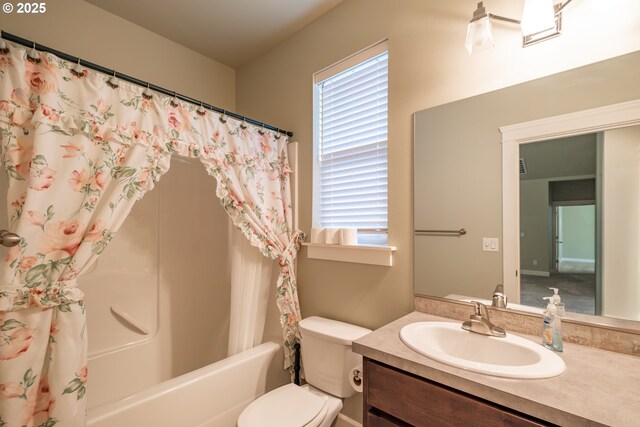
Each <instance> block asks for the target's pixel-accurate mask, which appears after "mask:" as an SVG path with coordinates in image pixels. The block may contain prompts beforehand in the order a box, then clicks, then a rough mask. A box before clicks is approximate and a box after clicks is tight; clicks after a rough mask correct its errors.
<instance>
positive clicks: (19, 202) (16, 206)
mask: <svg viewBox="0 0 640 427" xmlns="http://www.w3.org/2000/svg"><path fill="white" fill-rule="evenodd" d="M26 199H27V193H26V192H24V193H22V194H21V195H20V198H19V199H16V200H14V201H13V202H11V207H13V208H14V209H19V208H21V207H22V205H24V201H25V200H26Z"/></svg>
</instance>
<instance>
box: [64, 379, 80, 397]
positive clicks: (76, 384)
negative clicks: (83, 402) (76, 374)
mask: <svg viewBox="0 0 640 427" xmlns="http://www.w3.org/2000/svg"><path fill="white" fill-rule="evenodd" d="M83 385H84V384H82V380H81V379H80V378H74V379H72V380H71V381H69V384H67V387H66V388H65V389H64V391H63V392H62V394H71V393H75V392H76V391H78V390H80V388H81V387H82V386H83Z"/></svg>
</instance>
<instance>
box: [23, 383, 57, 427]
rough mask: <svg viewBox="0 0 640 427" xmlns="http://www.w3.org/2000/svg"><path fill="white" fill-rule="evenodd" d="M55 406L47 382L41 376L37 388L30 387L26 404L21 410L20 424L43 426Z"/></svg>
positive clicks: (54, 400) (53, 397)
mask: <svg viewBox="0 0 640 427" xmlns="http://www.w3.org/2000/svg"><path fill="white" fill-rule="evenodd" d="M55 406H56V399H55V396H54V395H52V394H51V391H50V387H49V380H48V378H47V377H46V376H41V379H40V384H39V385H38V387H32V388H31V389H30V390H29V392H28V393H27V404H26V405H25V406H24V409H23V411H24V412H23V414H24V416H23V419H22V422H23V423H24V424H25V425H34V426H36V425H44V423H46V422H47V421H48V420H49V418H50V416H51V413H52V412H53V408H54V407H55Z"/></svg>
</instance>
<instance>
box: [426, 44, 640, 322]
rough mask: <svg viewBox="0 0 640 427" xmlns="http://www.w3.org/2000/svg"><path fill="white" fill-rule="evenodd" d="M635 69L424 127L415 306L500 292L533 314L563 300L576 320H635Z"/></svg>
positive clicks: (458, 110)
mask: <svg viewBox="0 0 640 427" xmlns="http://www.w3.org/2000/svg"><path fill="white" fill-rule="evenodd" d="M638 70H640V52H635V53H632V54H628V55H624V56H620V57H617V58H612V59H609V60H606V61H603V62H599V63H595V64H591V65H588V66H585V67H581V68H577V69H574V70H570V71H567V72H563V73H559V74H556V75H553V76H549V77H545V78H542V79H537V80H534V81H530V82H526V83H523V84H520V85H517V86H512V87H509V88H505V89H500V90H498V91H494V92H491V93H487V94H483V95H479V96H476V97H473V98H468V99H464V100H461V101H456V102H454V103H451V104H446V105H442V106H438V107H434V108H431V109H428V110H424V111H420V112H418V113H416V114H415V117H414V120H415V133H414V228H415V230H433V232H430V233H420V232H416V233H415V234H414V257H415V260H414V266H415V271H414V289H415V293H416V294H419V295H429V296H437V297H444V298H455V299H464V300H470V299H480V300H490V299H491V295H492V293H493V289H494V288H495V286H496V285H497V284H499V283H500V284H504V286H505V290H506V292H507V294H508V296H509V300H510V304H509V307H511V308H516V309H524V310H529V307H532V311H536V310H539V309H540V308H542V307H544V305H545V302H544V301H543V300H542V297H544V296H549V295H550V294H551V293H552V292H551V291H550V290H549V289H548V288H549V287H557V288H559V289H560V295H561V296H562V297H563V302H565V304H566V307H567V311H569V312H572V313H580V315H581V316H580V318H581V319H585V318H587V319H588V318H589V317H588V316H605V317H609V318H617V319H626V320H640V269H639V268H638V265H640V262H639V260H640V249H639V248H640V102H638V101H636V100H638V99H640V85H638V83H637V77H636V75H637V72H638ZM460 228H465V230H466V231H467V233H466V234H463V235H461V234H457V233H448V231H455V230H458V229H460ZM439 231H442V232H439ZM485 238H494V239H497V240H498V245H496V246H493V245H489V246H488V247H487V246H486V245H484V244H483V242H484V239H485ZM592 319H593V321H598V322H600V321H599V320H598V319H602V318H601V317H593V318H592Z"/></svg>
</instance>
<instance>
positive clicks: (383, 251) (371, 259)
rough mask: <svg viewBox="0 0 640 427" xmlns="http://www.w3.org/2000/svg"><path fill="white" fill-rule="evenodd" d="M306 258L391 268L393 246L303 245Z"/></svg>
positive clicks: (394, 248)
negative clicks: (305, 250)
mask: <svg viewBox="0 0 640 427" xmlns="http://www.w3.org/2000/svg"><path fill="white" fill-rule="evenodd" d="M302 245H303V246H306V247H307V258H312V259H324V260H329V261H342V262H354V263H358V264H370V265H383V266H386V267H391V265H392V261H393V252H394V251H395V250H396V247H395V246H365V245H354V246H350V245H327V244H324V243H303V244H302Z"/></svg>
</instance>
